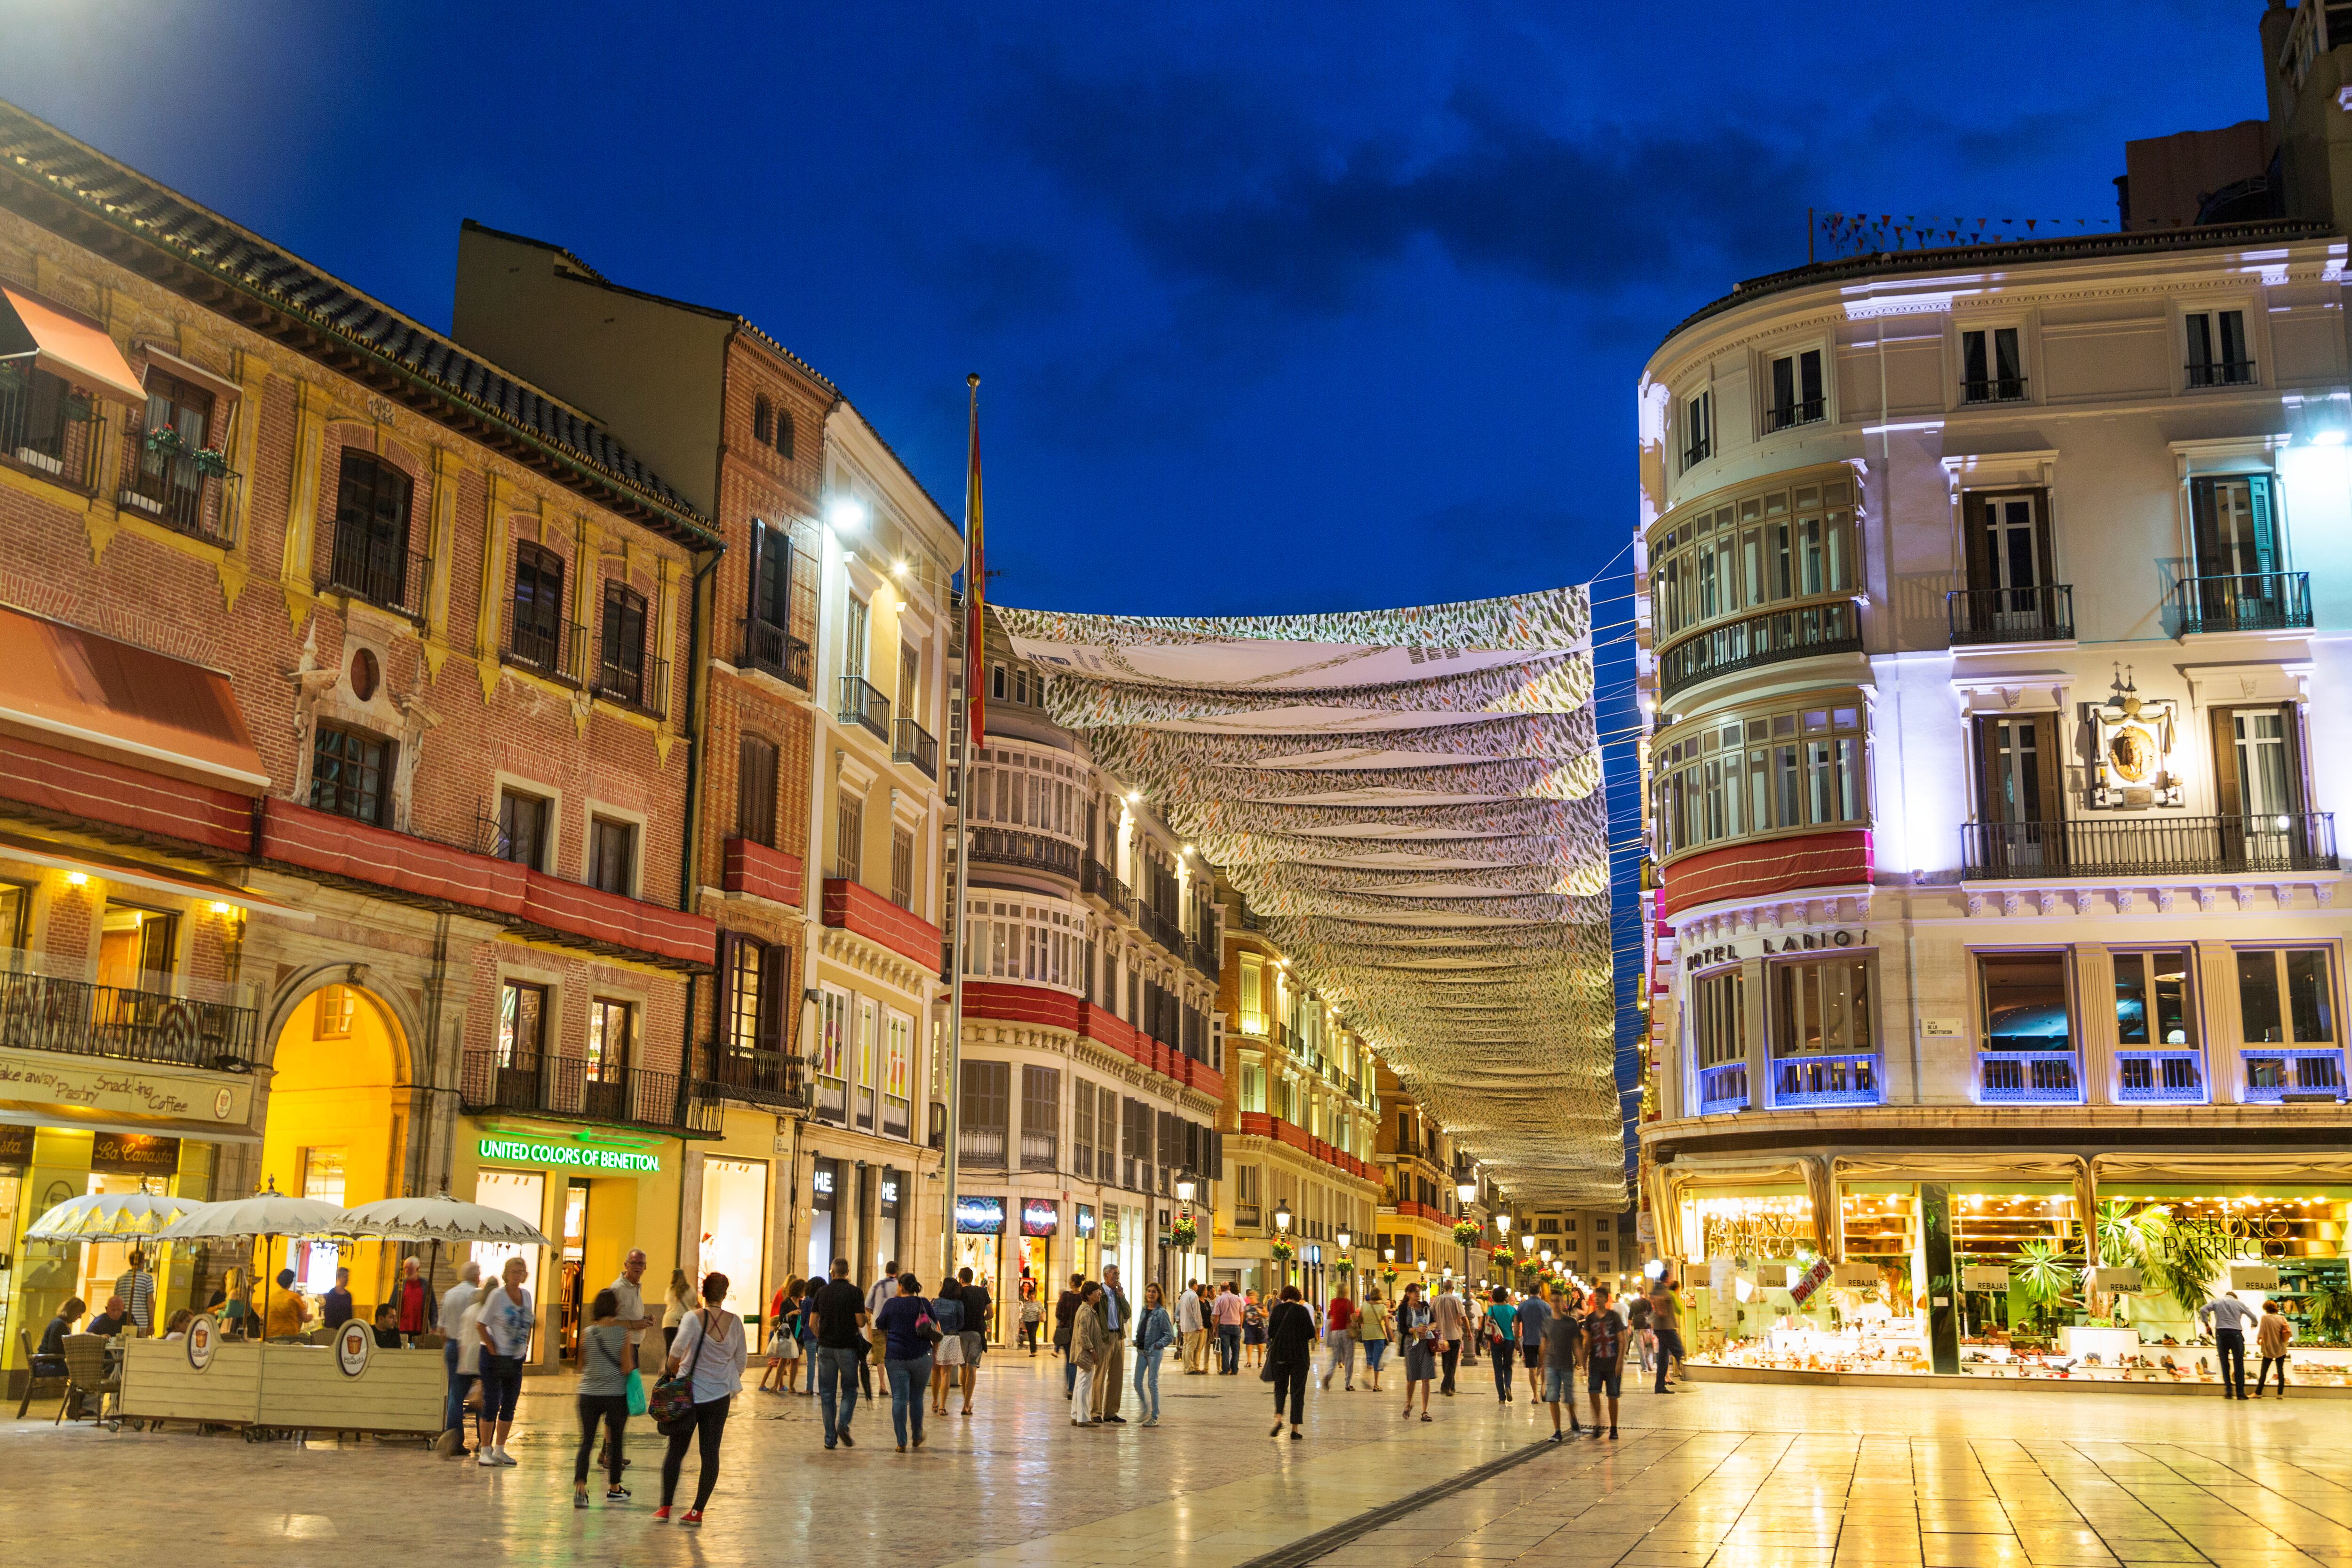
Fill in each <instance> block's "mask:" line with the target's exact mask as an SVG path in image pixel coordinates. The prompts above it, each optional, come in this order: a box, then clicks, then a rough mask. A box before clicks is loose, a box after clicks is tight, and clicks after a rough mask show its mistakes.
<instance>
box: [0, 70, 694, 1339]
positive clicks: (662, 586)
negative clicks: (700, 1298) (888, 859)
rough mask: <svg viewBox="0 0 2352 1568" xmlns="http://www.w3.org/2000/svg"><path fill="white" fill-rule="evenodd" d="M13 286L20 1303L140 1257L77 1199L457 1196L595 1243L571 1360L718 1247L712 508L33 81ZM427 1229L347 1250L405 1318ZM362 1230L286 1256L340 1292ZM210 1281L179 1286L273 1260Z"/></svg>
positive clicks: (8, 804)
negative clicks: (109, 1236) (697, 645)
mask: <svg viewBox="0 0 2352 1568" xmlns="http://www.w3.org/2000/svg"><path fill="white" fill-rule="evenodd" d="M132 210H136V211H137V212H138V213H139V214H140V216H139V217H138V219H137V220H136V221H133V220H132V219H131V218H129V217H128V216H125V215H126V214H127V213H129V212H131V211H132ZM0 286H5V301H6V303H5V321H0V337H5V339H6V341H7V342H8V351H7V354H8V357H7V358H6V359H5V361H0V520H5V527H0V539H5V545H0V584H5V587H0V601H5V603H0V627H4V628H5V635H6V636H7V637H8V639H9V647H10V657H9V658H7V659H6V660H5V665H6V669H7V673H6V676H5V697H0V753H5V764H0V797H5V798H4V799H0V816H5V824H0V835H5V846H0V921H5V928H0V940H5V942H6V944H7V948H8V958H7V963H6V967H7V974H6V976H5V979H6V983H7V987H8V1006H7V1008H6V1010H5V1012H6V1021H5V1026H0V1059H5V1063H6V1066H7V1070H8V1078H7V1082H8V1086H9V1087H8V1089H6V1091H5V1099H6V1100H8V1101H9V1103H8V1105H7V1106H6V1107H5V1110H6V1111H7V1115H6V1117H5V1122H6V1123H7V1124H8V1125H7V1126H6V1127H5V1130H0V1194H5V1200H6V1201H5V1204H0V1221H5V1225H6V1226H7V1232H6V1236H5V1240H0V1254H5V1256H6V1257H7V1258H8V1259H9V1262H8V1266H7V1271H6V1276H5V1312H6V1320H5V1329H6V1330H15V1329H17V1328H19V1327H25V1326H32V1325H37V1323H38V1322H39V1321H41V1320H42V1319H44V1318H45V1317H47V1315H48V1314H49V1313H50V1312H51V1311H52V1310H54V1308H55V1306H56V1304H57V1302H58V1300H61V1299H62V1298H63V1297H64V1296H65V1295H67V1294H69V1293H73V1292H75V1291H76V1290H79V1291H80V1292H81V1293H82V1294H84V1295H85V1296H90V1295H93V1294H95V1295H97V1296H99V1297H101V1298H102V1296H103V1294H104V1291H103V1289H99V1286H100V1284H101V1283H102V1282H110V1280H111V1279H112V1277H113V1274H114V1273H115V1272H117V1271H119V1270H120V1268H121V1266H122V1253H123V1251H124V1249H123V1248H121V1247H110V1246H89V1247H79V1246H72V1245H53V1244H47V1243H38V1242H35V1243H24V1242H21V1241H20V1240H19V1237H18V1233H19V1232H20V1231H21V1229H22V1227H23V1226H24V1225H25V1224H26V1222H27V1220H28V1219H29V1218H31V1217H33V1216H35V1215H38V1214H39V1213H40V1212H41V1211H42V1210H43V1209H45V1208H47V1206H49V1205H51V1204H53V1203H54V1202H56V1201H58V1200H60V1199H61V1198H63V1197H66V1196H69V1195H75V1194H81V1193H84V1192H89V1191H100V1190H117V1189H121V1188H122V1187H125V1186H127V1185H136V1184H140V1183H146V1184H151V1186H152V1184H172V1185H173V1190H176V1191H179V1192H181V1193H184V1194H188V1195H192V1196H199V1197H219V1196H237V1195H243V1194H247V1193H250V1192H252V1191H253V1190H255V1189H256V1188H257V1186H260V1185H262V1184H265V1183H268V1184H275V1186H276V1187H277V1188H278V1190H279V1191H281V1192H299V1193H307V1194H311V1195H315V1196H320V1197H325V1198H329V1199H331V1200H333V1201H336V1202H340V1203H345V1204H355V1203H360V1202H364V1201H366V1200H369V1199H372V1198H375V1197H381V1196H384V1195H387V1194H404V1193H429V1192H433V1191H436V1190H441V1189H445V1188H446V1190H448V1191H450V1192H452V1193H455V1194H457V1195H459V1196H462V1197H467V1198H471V1199H477V1200H478V1201H482V1202H486V1203H490V1204H494V1205H499V1206H502V1207H506V1208H509V1209H511V1210H514V1211H516V1212H518V1213H520V1214H522V1215H526V1216H528V1217H529V1218H530V1220H531V1221H532V1222H533V1223H535V1224H537V1225H538V1226H540V1228H541V1230H543V1231H544V1232H545V1233H546V1234H547V1235H548V1236H549V1237H551V1238H554V1239H555V1241H556V1247H555V1248H554V1249H553V1250H552V1251H538V1250H535V1251H534V1252H532V1253H531V1254H530V1255H529V1256H530V1263H531V1271H532V1274H531V1283H532V1286H533V1288H534V1289H536V1290H537V1291H538V1294H539V1300H540V1302H541V1309H542V1315H543V1325H542V1327H543V1331H542V1332H541V1335H540V1336H539V1339H538V1341H537V1345H538V1353H537V1356H536V1360H537V1361H538V1363H540V1364H542V1365H552V1364H554V1363H556V1362H557V1361H558V1360H559V1359H561V1358H562V1356H563V1355H565V1354H567V1353H568V1352H569V1349H570V1347H571V1345H572V1342H573V1339H572V1335H573V1332H574V1331H575V1329H576V1307H577V1302H578V1300H579V1299H580V1296H581V1292H582V1288H583V1283H585V1285H586V1287H587V1288H588V1289H593V1287H594V1285H596V1284H599V1283H601V1282H602V1280H603V1279H606V1278H610V1277H611V1275H612V1274H613V1273H614V1272H615V1271H617V1268H618V1267H619V1262H620V1258H621V1254H622V1253H623V1252H624V1251H625V1249H626V1248H627V1247H630V1246H643V1247H646V1250H647V1251H648V1252H649V1253H651V1254H652V1255H653V1257H654V1258H655V1262H656V1267H657V1268H667V1267H668V1266H669V1264H670V1262H671V1261H672V1260H674V1259H677V1258H679V1257H681V1253H680V1249H679V1244H680V1241H681V1237H679V1235H678V1226H677V1194H678V1183H679V1181H680V1178H681V1175H682V1173H683V1171H684V1168H685V1166H686V1164H687V1153H686V1151H687V1149H688V1147H689V1143H688V1140H689V1139H693V1138H696V1137H700V1136H707V1135H708V1134H709V1132H710V1131H713V1127H712V1124H711V1123H712V1119H711V1116H710V1113H709V1105H708V1103H707V1101H706V1100H705V1099H704V1097H703V1096H702V1095H701V1094H700V1093H699V1092H698V1089H697V1088H696V1085H695V1082H694V1076H695V1069H694V1063H693V1059H692V1055H691V1052H690V1050H689V1046H690V1031H689V1002H688V990H689V986H690V984H692V983H693V977H694V976H695V975H697V974H698V973H704V972H707V971H708V969H709V955H710V950H711V943H712V940H713V935H714V931H713V927H712V924H711V922H710V921H709V918H708V917H707V916H705V915H703V914H700V913H698V912H696V911H694V910H690V909H686V908H682V907H681V905H682V904H683V902H684V900H683V899H682V897H681V891H682V888H683V885H684V884H683V880H682V873H683V869H684V865H683V861H684V855H685V841H684V833H683V826H684V822H685V818H686V810H685V807H686V803H687V799H688V758H689V756H690V755H691V747H690V744H689V743H688V726H687V716H686V713H685V710H684V704H683V702H682V700H681V695H680V693H679V691H678V690H677V686H676V684H675V682H674V681H673V680H671V679H669V675H668V672H670V671H673V670H676V669H677V668H681V667H682V666H683V664H684V662H685V659H686V655H687V649H688V644H689V640H690V636H691V624H692V621H693V607H692V597H693V595H692V586H693V584H694V581H695V575H696V572H697V569H698V564H701V563H708V562H709V560H710V559H712V558H713V557H714V556H715V552H716V551H717V548H718V540H717V538H716V536H715V535H714V534H713V532H712V531H711V529H710V525H709V522H708V521H707V518H706V516H705V514H704V513H703V512H702V510H700V509H698V507H696V506H695V505H694V504H693V503H692V502H690V501H689V500H687V499H686V498H685V497H683V496H682V495H680V494H679V493H678V492H677V491H676V490H673V489H670V488H669V487H668V486H667V484H666V483H664V482H663V481H662V480H661V479H658V478H656V476H655V474H654V473H653V472H652V471H651V469H649V468H647V467H646V465H645V464H644V463H643V462H642V461H641V460H640V458H638V457H637V456H636V455H635V454H634V453H632V452H631V451H630V450H628V449H627V448H626V447H624V446H623V445H622V444H621V442H619V441H618V440H616V439H615V438H614V437H613V435H612V434H611V433H610V432H609V431H608V430H607V429H606V428H604V427H602V426H598V425H597V424H596V423H594V422H593V420H591V419H590V418H589V417H588V416H586V415H585V414H583V412H582V411H581V410H580V409H578V408H576V407H574V406H572V405H569V404H567V403H565V402H563V401H562V400H561V399H560V398H559V397H556V396H551V395H549V394H547V393H546V392H543V391H541V389H540V388H538V387H536V386H533V385H531V384H527V383H525V382H522V381H520V380H518V379H517V378H515V377H514V376H513V375H512V374H509V373H508V372H506V371H505V370H502V369H501V368H499V366H497V365H494V364H492V363H488V362H487V361H485V360H482V359H480V358H478V357H476V356H475V355H472V354H470V353H467V352H466V351H464V350H462V349H461V348H459V347H458V346H457V344H456V343H454V342H451V341H450V340H449V339H447V338H446V337H443V336H441V335H439V334H437V333H435V332H433V331H430V330H428V329H426V328H425V327H423V326H421V325H419V324H418V323H416V322H415V321H411V320H409V319H407V318H405V317H404V316H402V315H400V314H399V313H398V312H396V311H394V310H392V309H390V308H389V307H387V306H385V305H383V304H382V303H380V302H379V301H376V300H372V299H369V298H368V297H366V296H365V295H363V294H361V293H359V292H358V291H357V290H355V289H352V288H351V287H350V286H349V285H347V284H344V283H342V282H341V281H339V280H337V279H332V278H330V277H326V276H324V275H323V274H320V273H319V272H317V271H316V270H315V269H313V268H309V267H308V266H306V265H305V264H303V263H302V262H300V261H299V260H298V259H297V258H293V257H291V256H289V255H288V254H286V253H285V252H283V251H281V250H279V249H278V248H277V247H273V246H271V245H270V244H269V243H268V241H267V240H264V239H262V238H260V237H257V236H255V235H252V234H249V233H247V232H246V231H244V230H242V229H239V228H237V227H236V226H235V225H233V224H232V223H230V222H229V221H228V220H226V218H223V217H221V216H218V215H215V214H213V213H210V212H207V211H205V210H204V209H203V208H201V207H198V206H196V205H194V204H193V203H191V202H189V201H187V200H186V199H185V198H184V197H181V196H179V195H176V194H175V193H173V192H171V191H169V190H166V189H164V188H163V187H161V186H159V185H157V184H154V183H153V182H152V181H150V180H148V179H146V178H145V177H144V176H142V175H140V174H137V173H136V172H135V171H132V170H130V169H126V168H124V167H122V166H121V165H120V164H116V163H111V162H110V161H109V160H107V159H105V158H104V157H103V156H102V155H100V154H99V153H96V152H94V151H93V150H91V149H89V148H88V147H86V146H84V145H82V144H81V143H79V142H74V141H73V140H71V139H70V138H68V137H66V136H64V135H62V134H61V133H59V132H56V131H55V130H54V129H52V128H50V127H48V126H47V125H44V124H42V123H41V122H39V121H35V120H33V119H32V118H31V117H29V116H26V115H24V114H22V113H21V112H19V111H16V110H11V109H5V108H0ZM396 1256H397V1252H396V1249H377V1248H373V1247H363V1248H361V1249H359V1250H358V1251H357V1252H355V1253H353V1254H351V1255H349V1256H348V1257H347V1258H345V1260H346V1261H349V1262H351V1263H352V1265H353V1266H354V1271H355V1276H356V1278H355V1281H354V1284H355V1289H356V1292H357V1293H358V1294H359V1296H360V1297H361V1299H362V1300H363V1301H364V1300H371V1299H373V1295H374V1293H375V1292H376V1291H377V1290H378V1289H380V1286H381V1280H380V1279H379V1278H378V1276H377V1268H378V1265H379V1260H380V1258H383V1259H385V1260H388V1259H389V1258H393V1257H396ZM338 1257H339V1254H338V1253H337V1251H336V1249H335V1248H333V1247H327V1246H304V1245H299V1244H298V1245H296V1246H295V1247H292V1248H291V1249H290V1251H289V1249H287V1248H285V1247H282V1246H281V1247H278V1248H276V1249H274V1256H273V1257H271V1258H268V1259H267V1260H258V1261H262V1263H263V1266H264V1267H269V1266H271V1265H273V1264H276V1263H280V1262H283V1263H286V1264H289V1265H290V1266H291V1267H294V1268H297V1269H298V1271H299V1272H300V1273H301V1274H302V1276H303V1279H304V1282H305V1284H306V1285H307V1286H310V1287H312V1288H320V1287H322V1286H323V1285H324V1284H325V1283H328V1282H331V1279H332V1277H333V1269H334V1267H335V1265H336V1263H337V1260H338ZM488 1261H491V1262H493V1263H495V1262H497V1261H498V1259H497V1258H495V1257H492V1258H488ZM168 1265H169V1268H168V1272H167V1274H166V1277H165V1279H164V1287H165V1289H164V1304H177V1303H180V1302H182V1301H184V1300H189V1299H192V1298H196V1297H197V1293H198V1292H199V1291H200V1290H206V1289H208V1288H209V1286H210V1285H211V1284H212V1283H214V1282H215V1281H217V1280H219V1279H222V1278H223V1277H224V1275H225V1274H226V1270H227V1269H228V1268H230V1267H232V1266H238V1267H250V1263H249V1262H248V1260H247V1258H246V1257H245V1256H244V1254H243V1252H242V1250H241V1249H239V1250H232V1249H230V1248H227V1247H214V1248H211V1249H210V1250H209V1251H188V1252H184V1253H180V1252H175V1253H174V1254H173V1255H172V1256H171V1257H170V1258H169V1259H168ZM0 1342H5V1345H6V1347H8V1348H7V1350H6V1352H5V1354H6V1357H7V1359H8V1361H9V1362H10V1363H14V1362H15V1360H16V1348H15V1347H16V1345H17V1343H18V1336H17V1335H16V1333H14V1332H5V1334H0Z"/></svg>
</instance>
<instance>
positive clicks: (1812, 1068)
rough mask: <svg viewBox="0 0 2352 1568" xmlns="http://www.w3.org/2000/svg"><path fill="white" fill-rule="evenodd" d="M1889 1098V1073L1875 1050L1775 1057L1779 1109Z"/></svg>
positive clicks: (1868, 1102) (1774, 1096)
mask: <svg viewBox="0 0 2352 1568" xmlns="http://www.w3.org/2000/svg"><path fill="white" fill-rule="evenodd" d="M1885 1099H1886V1079H1885V1073H1884V1072H1883V1070H1882V1068H1881V1067H1880V1063H1879V1058H1878V1053H1877V1052H1875V1051H1867V1052H1855V1053H1849V1054H1845V1055H1842V1056H1822V1057H1777V1058H1773V1062H1772V1104H1773V1107H1774V1109H1776V1110H1780V1109H1802V1108H1804V1107H1806V1106H1814V1105H1879V1104H1883V1103H1884V1102H1885Z"/></svg>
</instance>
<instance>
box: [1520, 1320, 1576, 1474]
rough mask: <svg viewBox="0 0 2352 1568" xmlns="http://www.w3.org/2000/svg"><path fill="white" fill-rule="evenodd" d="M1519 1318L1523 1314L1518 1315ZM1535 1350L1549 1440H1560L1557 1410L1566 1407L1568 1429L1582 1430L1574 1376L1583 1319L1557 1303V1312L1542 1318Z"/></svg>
mask: <svg viewBox="0 0 2352 1568" xmlns="http://www.w3.org/2000/svg"><path fill="white" fill-rule="evenodd" d="M1521 1316H1522V1318H1523V1319H1524V1317H1525V1314H1524V1312H1522V1314H1521ZM1538 1351H1539V1352H1540V1353H1541V1355H1542V1358H1543V1398H1544V1403H1545V1404H1546V1405H1550V1406H1551V1440H1552V1441H1553V1442H1555V1443H1557V1442H1559V1441H1561V1440H1562V1439H1561V1434H1560V1429H1559V1407H1560V1406H1561V1405H1563V1404H1565V1405H1567V1406H1568V1429H1569V1431H1570V1432H1581V1431H1583V1430H1584V1427H1583V1426H1582V1424H1580V1422H1579V1421H1578V1420H1577V1418H1576V1384H1577V1374H1578V1373H1580V1371H1581V1370H1582V1369H1583V1363H1584V1320H1583V1317H1582V1315H1581V1314H1580V1312H1577V1311H1575V1310H1570V1306H1569V1304H1568V1303H1567V1302H1565V1301H1563V1302H1561V1303H1560V1305H1559V1309H1558V1310H1553V1311H1548V1312H1547V1313H1546V1314H1545V1317H1544V1325H1543V1339H1542V1341H1541V1342H1539V1344H1538Z"/></svg>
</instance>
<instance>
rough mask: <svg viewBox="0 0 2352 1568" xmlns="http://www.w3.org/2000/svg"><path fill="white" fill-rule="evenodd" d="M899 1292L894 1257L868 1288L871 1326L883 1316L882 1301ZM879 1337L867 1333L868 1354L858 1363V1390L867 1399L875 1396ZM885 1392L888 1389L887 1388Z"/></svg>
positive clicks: (867, 1302)
mask: <svg viewBox="0 0 2352 1568" xmlns="http://www.w3.org/2000/svg"><path fill="white" fill-rule="evenodd" d="M897 1294H898V1259H897V1258H892V1259H891V1260H890V1261H889V1262H887V1263H885V1264H884V1265H883V1266H882V1272H881V1273H880V1274H879V1275H877V1276H876V1277H875V1280H874V1283H873V1284H871V1285H869V1286H867V1287H866V1323H867V1325H868V1326H869V1327H870V1326H871V1325H872V1324H873V1323H874V1322H875V1321H877V1320H878V1319H879V1318H880V1317H881V1316H882V1303H883V1302H885V1301H887V1300H889V1299H890V1298H891V1297H893V1296H896V1295H897ZM878 1337H879V1336H877V1335H876V1334H873V1333H868V1334H866V1355H865V1358H864V1359H863V1360H861V1361H859V1362H858V1363H857V1385H858V1391H859V1393H860V1394H862V1395H863V1396H864V1397H866V1398H867V1399H871V1398H873V1397H874V1362H875V1355H874V1346H875V1344H876V1342H877V1339H878ZM884 1392H885V1393H887V1392H888V1391H887V1389H886V1390H885V1391H884Z"/></svg>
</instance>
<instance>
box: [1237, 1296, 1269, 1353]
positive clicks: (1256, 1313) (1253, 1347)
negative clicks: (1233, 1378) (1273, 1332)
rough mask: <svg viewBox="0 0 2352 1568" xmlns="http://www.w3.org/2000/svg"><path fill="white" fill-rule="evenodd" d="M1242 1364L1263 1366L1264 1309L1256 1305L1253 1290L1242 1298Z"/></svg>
mask: <svg viewBox="0 0 2352 1568" xmlns="http://www.w3.org/2000/svg"><path fill="white" fill-rule="evenodd" d="M1242 1364H1243V1365H1244V1366H1264V1365H1265V1308H1264V1307H1261V1306H1259V1305H1258V1303H1257V1292H1256V1291H1255V1290H1252V1291H1250V1292H1248V1293H1247V1294H1246V1295H1244V1297H1243V1298H1242Z"/></svg>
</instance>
